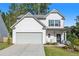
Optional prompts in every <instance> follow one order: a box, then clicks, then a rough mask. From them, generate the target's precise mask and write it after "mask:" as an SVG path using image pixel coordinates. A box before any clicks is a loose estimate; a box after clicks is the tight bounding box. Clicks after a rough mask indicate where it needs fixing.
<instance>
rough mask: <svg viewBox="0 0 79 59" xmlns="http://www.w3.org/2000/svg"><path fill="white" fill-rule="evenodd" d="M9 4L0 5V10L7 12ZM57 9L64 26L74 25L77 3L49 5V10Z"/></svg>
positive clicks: (77, 12) (77, 9) (77, 11)
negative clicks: (61, 16) (62, 17)
mask: <svg viewBox="0 0 79 59" xmlns="http://www.w3.org/2000/svg"><path fill="white" fill-rule="evenodd" d="M9 6H10V3H0V10H1V11H2V12H8V10H9ZM52 9H57V10H58V11H59V12H60V13H61V14H62V15H63V16H64V17H65V21H64V25H65V26H72V25H75V20H74V19H76V16H78V15H79V3H53V4H51V5H49V10H50V11H51V10H52Z"/></svg>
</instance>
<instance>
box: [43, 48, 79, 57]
mask: <svg viewBox="0 0 79 59" xmlns="http://www.w3.org/2000/svg"><path fill="white" fill-rule="evenodd" d="M44 49H45V54H46V56H79V52H69V51H67V50H65V49H62V48H58V47H55V46H45V47H44Z"/></svg>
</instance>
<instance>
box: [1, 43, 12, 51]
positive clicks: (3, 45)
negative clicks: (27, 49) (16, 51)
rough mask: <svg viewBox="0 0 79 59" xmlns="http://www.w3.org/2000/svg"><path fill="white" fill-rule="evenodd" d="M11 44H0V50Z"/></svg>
mask: <svg viewBox="0 0 79 59" xmlns="http://www.w3.org/2000/svg"><path fill="white" fill-rule="evenodd" d="M11 45H12V44H8V43H0V50H2V49H4V48H7V47H9V46H11Z"/></svg>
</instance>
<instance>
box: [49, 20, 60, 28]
mask: <svg viewBox="0 0 79 59" xmlns="http://www.w3.org/2000/svg"><path fill="white" fill-rule="evenodd" d="M52 21H53V23H54V24H53V25H52ZM56 21H59V23H58V26H56ZM48 24H49V26H52V27H54V26H55V27H60V26H61V21H60V20H48Z"/></svg>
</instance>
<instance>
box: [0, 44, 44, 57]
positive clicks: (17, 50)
mask: <svg viewBox="0 0 79 59" xmlns="http://www.w3.org/2000/svg"><path fill="white" fill-rule="evenodd" d="M0 56H45V53H44V47H43V45H41V44H22V45H12V46H10V47H8V48H6V49H3V50H0Z"/></svg>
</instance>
